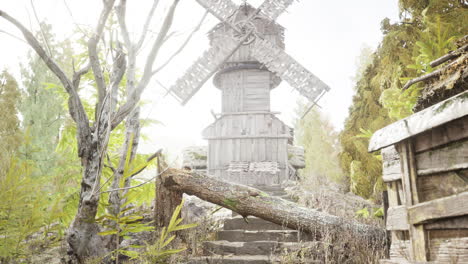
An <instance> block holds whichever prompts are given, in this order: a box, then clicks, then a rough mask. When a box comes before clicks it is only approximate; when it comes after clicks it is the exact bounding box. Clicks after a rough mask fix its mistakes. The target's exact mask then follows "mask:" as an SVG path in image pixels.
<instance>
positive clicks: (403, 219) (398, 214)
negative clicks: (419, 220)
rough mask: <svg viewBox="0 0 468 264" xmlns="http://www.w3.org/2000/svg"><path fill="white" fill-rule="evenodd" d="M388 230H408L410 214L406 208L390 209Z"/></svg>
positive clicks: (401, 206)
mask: <svg viewBox="0 0 468 264" xmlns="http://www.w3.org/2000/svg"><path fill="white" fill-rule="evenodd" d="M387 215H388V216H387V224H386V228H387V230H408V229H409V225H408V212H407V210H406V206H404V205H400V206H397V207H390V208H388V211H387Z"/></svg>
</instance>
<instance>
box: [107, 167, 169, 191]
mask: <svg viewBox="0 0 468 264" xmlns="http://www.w3.org/2000/svg"><path fill="white" fill-rule="evenodd" d="M168 169H169V167H167V168H165V169H164V170H163V171H161V172H160V173H158V174H157V175H156V176H154V177H153V178H151V179H149V180H146V181H144V182H142V183H140V184H138V185H135V186H129V187H124V188H117V189H112V190H107V191H104V192H101V193H109V192H116V191H124V190H130V189H134V188H138V187H141V186H143V185H145V184H147V183H150V182H152V181H154V180H155V179H156V178H157V177H158V176H160V175H162V174H163V173H165V172H166V171H167V170H168Z"/></svg>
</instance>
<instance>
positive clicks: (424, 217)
mask: <svg viewBox="0 0 468 264" xmlns="http://www.w3.org/2000/svg"><path fill="white" fill-rule="evenodd" d="M462 215H468V192H463V193H459V194H455V195H452V196H449V197H444V198H440V199H436V200H432V201H428V202H424V203H420V204H417V205H414V206H411V207H409V208H408V219H409V222H410V223H411V224H422V223H425V222H427V221H429V220H434V219H440V218H447V217H455V216H462Z"/></svg>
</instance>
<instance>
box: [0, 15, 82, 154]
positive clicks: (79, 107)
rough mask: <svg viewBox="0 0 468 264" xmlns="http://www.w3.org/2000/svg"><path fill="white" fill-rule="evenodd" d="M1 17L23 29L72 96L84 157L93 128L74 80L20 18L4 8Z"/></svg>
mask: <svg viewBox="0 0 468 264" xmlns="http://www.w3.org/2000/svg"><path fill="white" fill-rule="evenodd" d="M0 17H3V18H4V19H5V20H7V21H8V22H10V23H11V24H13V25H14V26H15V27H16V28H18V29H19V30H20V31H21V33H22V34H23V36H24V38H25V39H26V41H27V42H28V44H29V45H30V46H31V47H32V48H33V49H34V50H35V51H36V53H37V54H38V55H39V57H40V58H41V59H42V60H43V61H44V62H45V64H46V65H47V67H48V68H49V69H50V70H51V71H52V72H53V73H54V74H55V75H56V76H57V78H58V79H59V80H60V82H61V83H62V85H63V86H64V88H65V90H66V91H67V93H68V95H69V96H70V97H69V100H68V106H69V112H70V115H71V117H72V118H73V120H74V121H75V123H76V124H77V133H78V147H79V154H78V155H79V156H80V157H83V155H84V151H85V150H84V149H83V145H84V144H83V141H85V140H88V139H89V135H90V134H91V129H90V127H89V120H88V116H87V115H86V112H85V110H84V107H83V104H82V103H81V100H80V97H79V95H78V92H77V90H76V87H74V86H73V83H72V81H71V80H70V79H69V78H68V77H67V76H66V74H65V72H64V71H63V70H62V69H61V68H60V67H59V66H58V65H57V63H56V62H55V61H54V60H53V59H52V58H51V57H50V56H48V55H47V53H46V52H45V50H44V49H43V48H42V46H41V44H40V43H39V41H38V40H37V39H36V38H35V37H34V35H33V34H32V33H31V32H30V31H29V30H28V29H26V28H25V27H24V26H23V25H22V24H21V23H20V22H19V21H18V20H16V19H14V18H13V17H11V16H10V15H8V14H7V13H5V12H4V11H2V10H0Z"/></svg>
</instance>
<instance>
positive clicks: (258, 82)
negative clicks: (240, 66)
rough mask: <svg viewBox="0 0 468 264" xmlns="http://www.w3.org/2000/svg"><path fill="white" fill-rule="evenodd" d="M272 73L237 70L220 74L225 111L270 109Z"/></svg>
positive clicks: (223, 108)
mask: <svg viewBox="0 0 468 264" xmlns="http://www.w3.org/2000/svg"><path fill="white" fill-rule="evenodd" d="M270 76H271V73H270V72H268V71H266V70H255V69H250V70H237V71H232V72H228V73H224V74H222V76H220V77H219V78H220V81H219V82H220V88H221V90H222V110H223V112H228V113H229V112H248V111H270V86H271V84H270V83H271V81H270V78H271V77H270Z"/></svg>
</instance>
